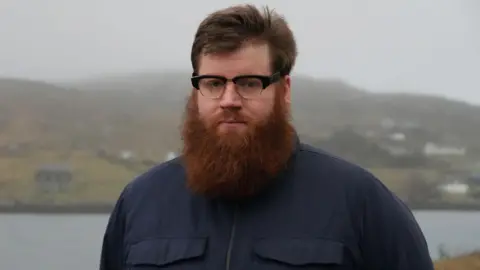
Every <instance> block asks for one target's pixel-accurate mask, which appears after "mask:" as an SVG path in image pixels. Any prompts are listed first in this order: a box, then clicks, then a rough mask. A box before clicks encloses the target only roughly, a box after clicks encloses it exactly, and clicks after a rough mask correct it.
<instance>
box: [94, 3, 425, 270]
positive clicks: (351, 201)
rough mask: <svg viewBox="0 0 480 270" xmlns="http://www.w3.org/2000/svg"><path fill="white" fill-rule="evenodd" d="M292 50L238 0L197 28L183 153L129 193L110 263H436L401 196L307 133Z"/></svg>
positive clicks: (380, 269) (115, 224)
mask: <svg viewBox="0 0 480 270" xmlns="http://www.w3.org/2000/svg"><path fill="white" fill-rule="evenodd" d="M296 50H297V49H296V43H295V40H294V37H293V34H292V32H291V30H290V29H289V27H288V25H287V23H286V22H285V20H284V19H283V18H282V17H280V16H279V15H278V14H276V13H274V12H272V11H270V10H268V9H265V10H264V12H263V13H262V12H261V11H259V10H257V9H256V8H255V7H254V6H250V5H242V6H234V7H230V8H226V9H223V10H219V11H217V12H215V13H213V14H211V15H209V16H208V17H207V18H206V19H205V20H204V21H203V22H202V23H201V24H200V26H199V28H198V30H197V33H196V35H195V39H194V42H193V46H192V51H191V62H192V67H193V76H192V78H191V83H192V86H193V87H192V93H191V95H190V98H189V100H188V102H187V106H186V110H185V112H186V113H185V122H184V125H183V131H182V133H183V134H182V135H183V139H184V148H183V153H182V155H181V156H180V157H179V158H176V159H174V160H171V161H168V162H165V163H163V164H161V165H159V166H157V167H154V168H152V169H151V170H149V171H148V172H146V173H145V174H143V175H141V176H139V177H137V178H136V179H135V180H134V181H132V182H131V183H130V184H129V185H128V186H127V187H126V188H125V189H124V190H123V192H122V193H121V195H120V198H119V200H118V202H117V204H116V206H115V208H114V210H113V212H112V214H111V217H110V220H109V222H108V226H107V229H106V233H105V236H104V240H103V250H102V256H101V265H100V269H104V270H119V269H184V270H188V269H209V270H210V269H215V270H217V269H230V270H240V269H242V270H243V269H248V270H255V269H271V270H273V269H278V270H280V269H345V270H346V269H368V270H386V269H388V270H395V269H402V270H407V269H408V270H416V269H418V270H420V269H421V270H430V269H433V266H432V261H431V259H430V256H429V253H428V248H427V244H426V242H425V239H424V236H423V234H422V232H421V230H420V228H419V227H418V225H417V223H416V221H415V219H414V217H413V215H412V214H411V212H410V211H409V209H408V208H407V207H405V206H404V204H402V203H401V202H400V200H398V199H397V197H395V196H394V195H393V194H392V193H391V192H390V191H389V190H387V189H386V188H385V187H384V186H383V185H382V184H381V182H380V181H378V180H377V179H376V178H375V177H374V176H372V175H371V174H370V173H368V172H366V171H365V170H363V169H361V168H359V167H357V166H355V165H353V164H350V163H348V162H346V161H343V160H341V159H339V158H336V157H334V156H332V155H329V154H327V153H324V152H322V151H320V150H317V149H314V148H312V147H310V146H308V145H305V144H302V143H300V142H299V141H298V139H297V136H296V133H295V129H294V128H293V127H292V125H291V123H290V121H289V115H290V96H291V78H290V72H291V70H292V67H293V66H294V64H295V59H296Z"/></svg>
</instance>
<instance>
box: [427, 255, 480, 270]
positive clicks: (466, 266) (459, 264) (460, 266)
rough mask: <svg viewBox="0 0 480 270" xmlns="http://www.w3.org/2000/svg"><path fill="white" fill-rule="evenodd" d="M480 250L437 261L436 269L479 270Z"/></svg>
mask: <svg viewBox="0 0 480 270" xmlns="http://www.w3.org/2000/svg"><path fill="white" fill-rule="evenodd" d="M479 269H480V252H474V253H472V254H467V255H463V256H459V257H455V258H447V259H442V260H438V261H436V262H435V270H479Z"/></svg>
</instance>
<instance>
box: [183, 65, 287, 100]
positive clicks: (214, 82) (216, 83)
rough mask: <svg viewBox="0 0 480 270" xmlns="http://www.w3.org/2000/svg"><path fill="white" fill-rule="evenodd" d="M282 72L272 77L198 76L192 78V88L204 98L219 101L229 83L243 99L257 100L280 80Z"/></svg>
mask: <svg viewBox="0 0 480 270" xmlns="http://www.w3.org/2000/svg"><path fill="white" fill-rule="evenodd" d="M280 77H281V76H280V72H276V73H274V74H273V75H271V76H264V75H240V76H236V77H233V78H232V79H228V78H226V77H224V76H219V75H198V76H195V74H194V76H193V77H192V78H191V82H192V86H193V87H194V88H195V89H197V90H198V91H200V94H201V95H202V96H205V97H208V98H212V99H217V98H220V97H221V96H222V95H223V92H224V91H225V89H226V87H227V82H228V81H232V82H233V83H234V84H235V91H236V92H237V93H238V95H240V96H241V97H243V98H246V99H249V98H255V97H256V96H259V95H260V94H261V93H262V91H263V90H264V89H265V88H267V87H268V86H270V85H271V84H273V83H276V82H278V81H279V80H280Z"/></svg>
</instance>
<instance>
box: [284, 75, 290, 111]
mask: <svg viewBox="0 0 480 270" xmlns="http://www.w3.org/2000/svg"><path fill="white" fill-rule="evenodd" d="M283 81H284V82H283V87H284V88H285V91H284V99H285V103H286V104H291V103H292V91H291V84H292V81H291V77H290V75H286V76H285V77H284V78H283Z"/></svg>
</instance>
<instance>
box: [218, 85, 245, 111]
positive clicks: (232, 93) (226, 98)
mask: <svg viewBox="0 0 480 270" xmlns="http://www.w3.org/2000/svg"><path fill="white" fill-rule="evenodd" d="M220 107H222V108H237V109H239V108H241V107H242V97H241V96H240V95H239V94H238V93H237V91H236V89H235V84H234V83H232V82H230V83H227V85H226V86H225V91H224V92H223V95H222V97H221V98H220Z"/></svg>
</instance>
